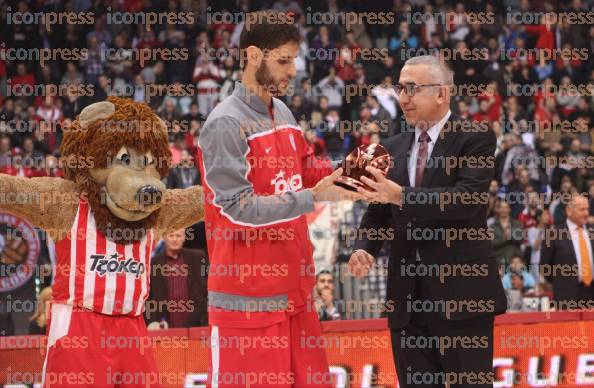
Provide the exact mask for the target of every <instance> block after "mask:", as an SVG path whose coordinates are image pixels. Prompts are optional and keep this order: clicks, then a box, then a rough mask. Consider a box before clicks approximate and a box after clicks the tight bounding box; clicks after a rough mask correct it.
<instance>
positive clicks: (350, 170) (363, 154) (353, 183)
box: [334, 144, 392, 191]
mask: <svg viewBox="0 0 594 388" xmlns="http://www.w3.org/2000/svg"><path fill="white" fill-rule="evenodd" d="M391 165H392V159H391V157H390V154H389V153H388V151H386V149H385V148H384V147H383V146H382V145H380V144H369V145H362V146H359V147H357V148H356V149H354V150H353V151H352V152H351V153H350V154H349V155H348V156H347V157H346V159H345V160H344V161H343V162H342V168H343V170H344V171H343V172H342V175H341V176H340V177H338V178H337V179H336V180H335V181H334V184H335V185H338V186H340V187H343V188H345V189H347V190H351V191H357V189H358V188H359V187H363V188H364V189H365V190H369V191H375V190H374V189H373V188H371V187H369V186H367V185H366V184H365V183H363V182H361V177H362V176H364V177H367V178H369V179H372V180H373V179H374V178H373V175H371V173H370V172H368V171H367V170H365V167H367V166H371V167H374V168H377V169H378V170H380V171H381V172H382V174H384V176H386V174H387V173H388V169H389V168H390V166H391Z"/></svg>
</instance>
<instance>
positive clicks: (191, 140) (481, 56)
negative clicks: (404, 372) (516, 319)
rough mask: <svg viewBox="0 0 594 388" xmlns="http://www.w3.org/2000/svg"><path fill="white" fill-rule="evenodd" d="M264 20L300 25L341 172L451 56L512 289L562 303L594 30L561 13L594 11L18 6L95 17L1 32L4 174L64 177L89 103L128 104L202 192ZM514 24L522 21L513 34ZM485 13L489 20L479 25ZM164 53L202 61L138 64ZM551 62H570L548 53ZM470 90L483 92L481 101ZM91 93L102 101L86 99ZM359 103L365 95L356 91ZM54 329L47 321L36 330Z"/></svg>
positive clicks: (282, 1) (415, 1) (325, 5)
mask: <svg viewBox="0 0 594 388" xmlns="http://www.w3.org/2000/svg"><path fill="white" fill-rule="evenodd" d="M264 8H273V9H275V10H279V11H285V12H289V13H290V14H291V15H294V17H295V20H296V23H298V24H299V26H300V29H301V43H300V51H299V56H298V58H297V59H296V62H295V63H296V67H297V77H296V79H295V80H294V85H293V88H292V93H290V94H289V95H288V96H286V97H285V102H286V103H287V105H288V106H289V108H290V109H291V111H292V112H293V114H294V116H295V117H296V119H297V120H298V122H299V123H300V125H301V126H302V127H303V129H304V133H305V136H306V139H307V140H308V142H309V143H310V144H311V146H312V148H313V149H314V152H315V153H316V154H317V155H320V156H327V157H329V158H331V159H333V160H340V159H342V158H344V157H345V155H346V154H348V153H349V152H350V151H351V150H353V149H354V148H355V147H357V146H359V145H361V144H370V143H379V142H381V141H382V140H383V139H385V138H387V137H389V136H393V135H395V134H398V133H400V132H401V131H403V130H405V125H404V123H403V116H402V111H401V109H400V107H399V105H398V103H397V95H396V93H395V91H394V85H395V84H396V83H397V82H398V76H399V71H400V69H401V67H402V65H403V63H404V61H405V60H406V59H408V58H409V57H411V56H415V55H417V54H427V53H430V54H435V55H439V54H441V55H442V56H443V57H444V60H446V61H447V63H448V64H449V65H450V67H451V68H452V69H453V70H454V72H455V84H456V86H457V88H456V89H457V91H458V93H454V98H453V99H452V105H451V110H452V112H453V113H454V114H455V115H457V116H459V117H461V118H464V119H468V120H473V121H475V122H481V123H484V124H485V125H486V126H487V127H488V128H489V130H492V131H494V132H495V134H496V137H497V149H496V153H495V157H496V159H495V170H496V173H495V177H494V179H493V181H492V182H491V186H490V189H489V213H488V224H489V228H490V229H491V230H492V232H493V247H494V252H495V256H496V259H497V260H498V263H499V264H500V268H501V275H502V282H503V284H504V286H505V288H506V289H508V290H520V291H521V293H542V292H545V293H546V292H547V290H548V291H550V287H547V282H546V279H544V278H543V277H542V276H541V275H540V274H539V271H538V267H537V265H538V264H539V261H540V252H541V243H542V236H543V233H544V231H545V230H546V229H547V228H548V227H550V226H551V225H552V224H554V223H560V222H564V221H565V217H566V212H565V210H566V209H565V208H566V204H567V201H564V200H563V198H564V197H563V195H562V194H570V193H574V192H580V193H585V196H586V197H587V198H588V199H589V203H590V210H589V211H590V218H589V221H590V222H592V221H594V170H593V169H592V166H591V162H592V160H594V159H592V158H593V156H594V137H593V134H594V86H593V84H594V55H593V53H594V26H592V25H589V24H587V23H573V24H571V23H568V22H567V21H559V20H556V19H555V18H553V17H549V16H550V15H559V14H561V13H564V12H565V13H568V12H574V13H579V12H582V13H587V12H590V13H592V11H594V4H593V2H592V1H587V0H571V1H570V0H555V1H552V0H551V1H549V0H544V1H530V0H516V1H508V2H505V5H504V4H503V2H497V1H495V2H486V1H478V0H468V1H459V2H456V1H446V0H409V1H404V0H393V1H392V0H374V1H372V2H360V1H350V0H344V1H341V0H328V1H318V0H217V1H206V0H198V1H185V0H179V1H176V0H170V1H156V0H127V1H100V0H95V1H92V0H71V1H45V2H44V1H6V2H4V3H2V4H1V5H0V20H7V18H8V17H9V14H11V13H15V12H21V13H27V12H31V13H36V12H45V13H49V12H66V11H72V12H93V13H94V15H96V17H95V20H94V23H93V24H71V23H63V24H57V25H54V26H52V28H51V29H50V30H48V29H47V28H45V26H43V25H41V24H24V23H4V22H2V23H0V44H1V45H0V173H4V174H11V175H18V176H25V177H40V176H49V177H61V176H62V171H61V169H60V163H61V161H60V153H59V149H60V142H61V139H62V133H63V131H64V129H66V128H68V127H69V125H70V123H71V122H72V121H73V120H74V119H75V117H76V116H77V114H79V112H80V111H81V109H82V108H84V107H85V106H87V105H88V104H90V103H93V102H96V101H101V100H104V99H105V98H106V97H107V96H110V95H119V96H127V97H130V98H133V99H134V100H135V101H139V102H146V103H147V104H149V105H150V106H151V107H152V108H153V109H154V110H155V111H156V112H157V113H158V114H159V116H160V117H161V118H163V120H165V122H166V123H167V126H168V130H169V142H170V148H171V151H172V155H173V166H172V167H173V168H172V170H171V173H170V175H169V177H167V178H166V179H165V181H166V184H167V186H168V187H169V188H186V187H189V186H191V185H196V184H200V181H201V178H200V173H199V170H198V168H197V166H196V165H195V159H194V155H195V153H196V147H197V139H198V137H199V135H200V129H201V127H202V125H203V123H204V121H205V119H206V117H207V116H208V113H209V112H210V111H211V110H212V109H213V107H214V106H216V104H217V103H218V102H219V101H221V100H222V99H223V98H225V97H226V96H228V95H230V94H231V93H232V91H233V88H234V84H235V82H236V81H237V80H240V79H241V77H242V70H241V68H240V58H239V55H238V54H237V53H238V51H237V47H238V43H239V42H238V40H239V33H240V32H241V28H243V23H242V20H240V19H241V18H240V17H239V16H238V15H244V14H245V12H249V11H255V10H258V9H264ZM110 12H111V13H114V12H128V13H133V14H134V13H141V12H176V13H181V12H193V13H194V16H195V17H194V18H193V20H192V21H191V23H167V22H166V20H165V21H161V22H160V23H157V24H155V25H153V26H152V28H151V29H150V30H147V29H146V28H145V26H144V25H142V24H141V23H139V24H115V23H109V20H110V19H109V18H108V13H110ZM346 12H359V13H363V12H387V13H390V12H391V13H393V15H394V18H393V22H391V23H384V24H379V23H367V22H365V21H360V22H357V23H354V24H350V25H349V27H350V28H349V29H347V28H346V24H345V23H343V22H341V21H342V20H344V19H343V18H341V17H340V16H341V15H344V13H346ZM547 12H551V13H547ZM514 13H516V14H517V15H522V16H523V18H522V19H519V20H516V19H514V21H513V22H512V23H510V22H509V20H510V14H514ZM314 14H324V15H330V16H329V17H327V18H326V20H330V21H333V22H331V23H326V24H324V23H311V19H312V18H311V17H310V16H311V15H314ZM479 14H484V15H492V20H491V21H490V22H485V21H484V20H483V21H477V20H476V19H477V18H476V17H474V16H476V15H479ZM415 15H416V16H419V15H421V16H422V17H418V18H414V17H413V16H415ZM527 15H528V16H529V17H526V16H527ZM547 15H549V16H547ZM522 20H526V21H528V22H526V23H524V24H522V23H521V21H522ZM415 21H416V22H415ZM8 48H22V49H28V50H34V49H41V48H70V49H77V48H78V49H82V48H88V50H89V55H88V57H86V58H84V59H81V60H78V61H76V60H75V61H73V60H64V59H56V60H49V61H45V63H44V64H43V66H42V64H41V63H40V61H38V60H25V61H22V60H11V59H10V58H7V57H6V56H5V55H4V53H5V52H6V50H7V49H8ZM110 49H111V50H110ZM157 49H168V50H171V51H175V50H183V49H186V50H187V52H188V54H189V55H188V56H187V58H183V57H182V58H175V59H171V58H168V59H167V58H165V57H163V56H160V55H157V56H155V57H154V58H151V59H150V60H147V61H141V60H139V58H138V56H137V55H136V53H137V52H139V51H142V50H157ZM372 49H373V50H375V51H373V50H372ZM561 49H562V52H563V53H565V54H566V55H561V54H559V53H560V52H561ZM366 50H371V51H366ZM377 50H381V51H377ZM369 52H371V53H372V54H373V53H375V54H378V53H380V54H381V55H375V57H373V58H371V59H369V58H368V56H367V57H366V56H365V55H364V53H369ZM553 52H555V53H558V55H555V56H554V57H551V56H549V57H547V55H544V53H553ZM466 55H471V58H470V59H468V57H467V56H466ZM372 56H373V55H372ZM461 85H476V86H480V88H479V91H478V92H476V93H469V92H467V91H465V90H464V89H463V88H460V86H461ZM90 89H92V91H93V93H85V92H84V91H88V90H90ZM155 90H158V91H159V92H158V93H154V91H155ZM163 90H165V91H166V92H163ZM188 90H190V91H191V92H190V93H186V92H187V91H188ZM353 90H358V91H359V92H358V93H355V94H354V95H351V94H349V91H353ZM30 91H34V92H33V93H31V92H30ZM81 91H82V93H81ZM568 123H569V124H568ZM203 248H204V247H203ZM327 275H330V276H329V277H330V279H329V280H328V279H326V277H328V276H327ZM332 275H333V273H332V270H331V269H330V271H329V272H324V273H321V274H320V275H319V276H318V283H319V285H318V289H317V293H318V296H319V300H318V304H317V305H318V306H319V307H320V316H321V317H322V318H324V319H335V318H338V317H341V314H342V313H343V312H341V311H338V310H337V309H336V308H334V307H333V305H332V296H331V295H332V293H333V291H334V285H333V283H332V282H333V280H332ZM323 282H328V284H326V285H324V284H322V283H323ZM186 294H187V290H186ZM186 294H184V295H186ZM40 297H41V298H47V293H41V294H40ZM334 297H339V296H338V295H336V293H334ZM510 307H511V305H510ZM514 308H515V307H514ZM521 308H522V307H517V308H515V309H521ZM186 318H187V317H186ZM184 319H185V318H179V319H178V318H176V320H178V321H180V322H181V321H183V320H184ZM42 321H43V319H40V317H39V315H36V316H35V317H34V319H32V322H34V323H36V324H41V323H40V322H42ZM184 322H185V321H184Z"/></svg>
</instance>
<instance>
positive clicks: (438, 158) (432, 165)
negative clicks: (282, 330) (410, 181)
mask: <svg viewBox="0 0 594 388" xmlns="http://www.w3.org/2000/svg"><path fill="white" fill-rule="evenodd" d="M446 125H447V124H446ZM455 138H456V133H455V132H443V129H442V132H440V133H439V136H438V137H437V141H436V142H435V145H434V146H433V150H432V151H431V156H430V157H429V158H428V159H427V164H426V165H425V171H424V173H423V181H422V182H421V187H429V186H430V182H432V180H433V177H434V175H435V173H436V171H437V170H444V171H445V168H444V166H445V165H446V161H445V157H446V155H448V150H449V149H450V148H451V146H452V144H453V142H454V140H455Z"/></svg>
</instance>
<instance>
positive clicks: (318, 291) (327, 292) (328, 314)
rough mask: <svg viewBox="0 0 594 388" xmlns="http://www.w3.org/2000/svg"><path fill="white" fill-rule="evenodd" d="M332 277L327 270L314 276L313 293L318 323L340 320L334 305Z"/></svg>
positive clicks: (339, 313) (338, 312)
mask: <svg viewBox="0 0 594 388" xmlns="http://www.w3.org/2000/svg"><path fill="white" fill-rule="evenodd" d="M333 293H334V277H333V276H332V273H330V271H328V270H322V271H320V272H319V273H318V275H317V276H316V288H315V292H314V297H315V306H316V311H317V313H318V317H319V318H320V321H336V320H339V319H341V312H340V311H339V309H337V308H336V306H335V305H334V294H333Z"/></svg>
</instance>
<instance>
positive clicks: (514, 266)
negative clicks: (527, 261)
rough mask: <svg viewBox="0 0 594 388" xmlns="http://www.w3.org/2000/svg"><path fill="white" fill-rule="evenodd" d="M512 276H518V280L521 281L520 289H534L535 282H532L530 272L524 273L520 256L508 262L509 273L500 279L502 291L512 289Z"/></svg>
mask: <svg viewBox="0 0 594 388" xmlns="http://www.w3.org/2000/svg"><path fill="white" fill-rule="evenodd" d="M514 275H520V276H519V278H520V279H522V286H521V287H520V288H521V289H522V290H526V289H529V288H534V287H536V284H537V282H536V280H534V277H533V276H532V274H531V273H530V272H528V271H526V267H525V265H524V261H523V260H522V258H521V257H520V256H514V257H512V258H511V260H510V262H509V272H508V273H506V274H505V275H504V276H503V278H502V279H501V281H502V282H503V288H504V289H506V290H509V289H513V288H514V287H512V284H513V282H512V278H513V276H514Z"/></svg>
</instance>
